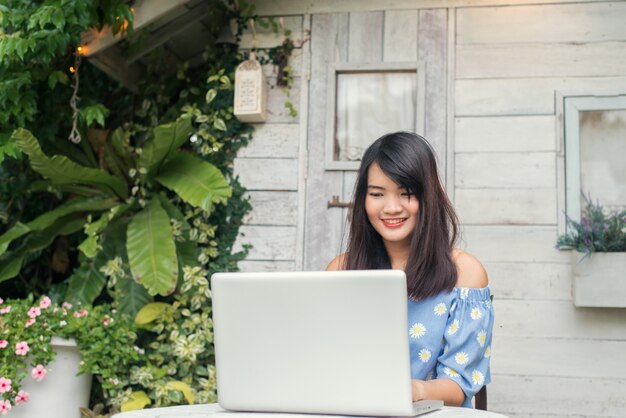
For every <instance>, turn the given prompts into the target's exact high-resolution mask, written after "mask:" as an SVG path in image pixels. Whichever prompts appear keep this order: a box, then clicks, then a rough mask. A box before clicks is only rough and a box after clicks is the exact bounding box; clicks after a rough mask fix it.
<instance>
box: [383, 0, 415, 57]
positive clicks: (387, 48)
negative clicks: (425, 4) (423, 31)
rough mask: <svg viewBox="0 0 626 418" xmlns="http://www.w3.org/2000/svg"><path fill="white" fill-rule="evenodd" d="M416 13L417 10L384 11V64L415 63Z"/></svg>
mask: <svg viewBox="0 0 626 418" xmlns="http://www.w3.org/2000/svg"><path fill="white" fill-rule="evenodd" d="M417 13H418V12H417V10H395V11H385V24H384V27H385V33H384V38H383V60H384V61H385V62H403V61H417V27H418V14H417Z"/></svg>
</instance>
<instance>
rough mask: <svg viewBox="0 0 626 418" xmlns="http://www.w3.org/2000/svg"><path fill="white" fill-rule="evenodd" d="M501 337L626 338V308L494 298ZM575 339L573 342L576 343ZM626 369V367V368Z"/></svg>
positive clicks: (499, 335) (497, 326)
mask: <svg viewBox="0 0 626 418" xmlns="http://www.w3.org/2000/svg"><path fill="white" fill-rule="evenodd" d="M493 303H494V309H495V311H496V319H495V325H494V327H495V328H496V329H497V335H498V340H499V339H500V338H502V337H504V336H506V337H519V336H532V338H554V339H563V340H565V341H561V342H555V344H556V345H561V346H564V345H565V346H566V345H568V341H567V340H570V341H572V340H571V339H576V340H596V343H597V344H598V345H601V344H604V340H613V341H622V342H626V310H624V309H620V308H612V309H611V308H607V309H580V308H577V307H575V306H574V304H573V303H572V302H571V300H564V301H556V300H512V299H509V300H506V299H499V298H497V297H495V298H494V302H493ZM576 343H577V341H573V342H572V344H576ZM625 367H626V364H625ZM625 371H626V370H625Z"/></svg>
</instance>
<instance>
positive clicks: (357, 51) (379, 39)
mask: <svg viewBox="0 0 626 418" xmlns="http://www.w3.org/2000/svg"><path fill="white" fill-rule="evenodd" d="M383 24H384V13H383V12H354V13H350V28H349V38H348V39H349V48H348V60H349V61H350V62H380V61H382V58H383Z"/></svg>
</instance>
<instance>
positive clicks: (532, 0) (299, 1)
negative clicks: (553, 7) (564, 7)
mask: <svg viewBox="0 0 626 418" xmlns="http://www.w3.org/2000/svg"><path fill="white" fill-rule="evenodd" d="M578 1H579V2H581V3H593V2H603V1H605V0H578ZM545 2H546V0H394V1H387V2H385V3H384V8H385V9H386V10H404V9H434V8H445V7H469V6H480V7H484V6H488V5H495V6H497V5H503V6H511V5H516V4H542V3H545ZM550 2H551V3H571V2H572V0H550ZM255 5H256V6H257V8H256V12H257V13H259V14H260V15H262V16H270V15H274V16H280V15H292V14H302V13H312V14H315V13H334V12H347V11H355V10H358V11H368V10H380V9H381V8H382V6H381V1H380V0H342V1H337V0H315V1H311V0H272V1H268V2H265V1H255Z"/></svg>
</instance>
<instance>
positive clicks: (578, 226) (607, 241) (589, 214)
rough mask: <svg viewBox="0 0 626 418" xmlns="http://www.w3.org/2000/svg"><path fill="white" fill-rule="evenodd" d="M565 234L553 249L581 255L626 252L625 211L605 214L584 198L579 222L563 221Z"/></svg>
mask: <svg viewBox="0 0 626 418" xmlns="http://www.w3.org/2000/svg"><path fill="white" fill-rule="evenodd" d="M567 226H568V228H569V229H568V232H567V233H566V234H563V235H561V236H560V237H559V238H558V241H557V246H558V247H560V248H572V249H575V250H576V251H578V252H581V253H586V254H589V253H592V252H619V251H626V209H622V210H621V211H613V212H607V211H606V210H605V209H604V208H603V207H602V205H601V204H600V203H599V202H595V203H594V202H593V201H592V200H591V198H586V199H585V207H584V208H583V212H582V214H581V217H580V222H576V221H574V220H572V219H569V218H568V219H567Z"/></svg>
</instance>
